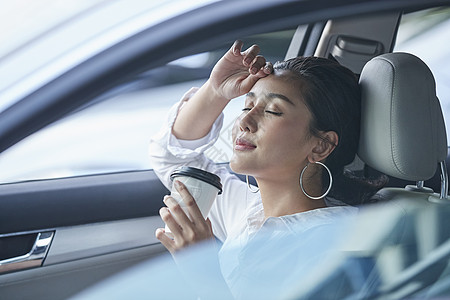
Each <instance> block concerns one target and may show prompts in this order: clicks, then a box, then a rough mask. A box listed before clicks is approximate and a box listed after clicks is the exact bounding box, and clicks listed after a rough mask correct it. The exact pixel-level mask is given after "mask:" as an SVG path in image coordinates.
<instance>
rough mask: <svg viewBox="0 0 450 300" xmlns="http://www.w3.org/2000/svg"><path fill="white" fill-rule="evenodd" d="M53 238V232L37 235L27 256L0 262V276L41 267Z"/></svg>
mask: <svg viewBox="0 0 450 300" xmlns="http://www.w3.org/2000/svg"><path fill="white" fill-rule="evenodd" d="M53 236H54V232H53V231H47V232H40V233H38V234H37V237H36V241H35V242H34V245H33V247H32V248H31V250H30V251H29V252H28V253H27V254H24V255H20V256H16V257H12V258H7V259H4V260H1V261H0V274H1V273H7V272H12V271H17V270H22V269H29V268H33V267H39V266H41V265H42V262H43V261H44V258H45V256H46V255H47V252H48V249H49V248H50V244H51V242H52V240H53Z"/></svg>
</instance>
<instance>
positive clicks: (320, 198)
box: [150, 41, 378, 285]
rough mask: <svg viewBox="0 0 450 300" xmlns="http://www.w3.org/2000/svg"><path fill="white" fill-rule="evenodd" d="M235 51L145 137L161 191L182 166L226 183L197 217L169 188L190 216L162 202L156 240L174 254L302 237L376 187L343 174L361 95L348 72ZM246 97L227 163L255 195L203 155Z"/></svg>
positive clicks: (230, 274) (227, 266)
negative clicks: (211, 243) (273, 236)
mask: <svg viewBox="0 0 450 300" xmlns="http://www.w3.org/2000/svg"><path fill="white" fill-rule="evenodd" d="M242 46H243V45H242V42H240V41H236V42H235V43H234V45H233V46H232V47H231V49H230V50H229V51H228V52H227V53H226V54H225V55H224V56H223V57H222V58H221V59H220V60H219V62H218V63H217V64H216V66H215V67H214V69H213V71H212V73H211V76H210V78H209V80H208V81H207V82H206V83H205V84H204V85H203V86H202V87H201V88H200V89H199V90H197V91H190V92H188V93H187V94H186V95H185V96H184V98H183V100H182V101H181V102H180V104H178V105H177V106H176V107H174V108H173V109H172V111H171V114H170V118H169V124H168V126H167V127H165V128H164V129H163V131H162V132H161V133H160V134H159V135H158V136H156V137H155V138H154V139H153V140H152V143H151V147H150V153H151V159H152V165H153V167H154V169H155V172H156V173H157V174H158V176H159V177H160V178H161V180H162V181H163V182H164V183H165V184H166V186H168V187H169V185H170V181H169V175H170V173H171V172H172V171H173V170H174V169H175V168H177V167H179V166H180V165H189V166H193V167H199V168H202V169H205V170H207V171H210V172H212V173H215V174H216V175H218V176H220V177H221V180H222V184H223V186H224V191H223V193H222V195H219V196H218V198H217V200H216V201H215V203H214V205H213V208H212V210H211V212H210V214H209V218H208V219H207V220H204V219H203V218H202V217H201V214H200V213H199V211H198V207H197V206H196V204H195V202H194V201H193V199H192V197H191V196H190V195H189V193H188V191H187V190H186V188H185V187H184V186H183V185H182V184H181V183H179V182H177V181H175V182H174V185H175V188H176V189H177V190H178V191H179V192H180V194H181V195H182V197H183V199H184V201H185V203H186V204H187V206H188V212H189V215H190V217H191V219H189V218H188V217H187V216H186V214H185V213H184V212H183V211H182V210H181V209H180V207H179V205H178V204H177V203H176V201H175V200H174V199H173V198H171V197H169V196H166V197H165V198H164V203H165V204H166V206H167V207H163V208H162V209H161V210H160V215H161V217H162V219H163V220H164V222H165V223H166V224H167V226H168V227H169V228H170V229H171V231H172V233H173V235H174V238H173V239H171V238H169V237H168V236H167V235H165V232H164V229H158V230H157V231H156V237H157V238H158V239H159V240H160V241H161V243H162V244H163V245H164V246H165V247H166V248H167V249H168V250H169V251H170V252H172V253H173V252H176V251H177V250H179V249H182V248H184V247H186V246H187V245H191V244H195V243H197V242H199V241H202V240H205V239H213V237H214V236H216V237H217V238H218V239H219V240H221V241H222V242H224V245H223V247H222V249H221V251H220V252H221V253H224V252H226V249H227V248H228V247H229V246H230V245H234V246H235V245H236V242H237V243H238V244H239V245H240V246H241V249H242V247H244V245H245V244H246V243H247V241H248V240H249V239H252V238H253V237H254V236H256V235H257V234H258V233H260V232H261V231H265V232H267V231H269V232H270V231H277V232H280V231H283V230H284V231H286V232H289V234H290V233H292V232H295V233H302V232H306V231H308V230H310V229H312V228H314V227H317V226H320V225H323V224H330V223H332V222H333V220H334V218H335V217H336V216H337V215H339V214H341V213H344V214H351V213H354V212H355V210H356V208H355V207H353V206H350V205H355V204H359V203H362V202H364V201H365V200H367V199H368V198H369V197H370V195H371V194H373V192H374V191H375V190H376V189H377V188H378V186H377V185H374V184H372V183H371V182H368V183H366V182H365V181H363V180H357V179H355V178H349V177H348V176H347V175H348V174H344V166H345V165H347V164H349V163H351V162H352V161H353V159H354V157H355V153H356V149H357V145H358V139H359V122H360V91H359V87H358V82H357V79H356V78H355V76H354V74H353V73H352V72H351V71H349V70H348V69H346V68H344V67H342V66H340V65H339V64H337V63H335V62H333V61H331V60H327V59H321V58H296V59H292V60H288V61H286V62H281V63H277V64H275V66H273V67H272V65H271V64H270V63H266V61H265V59H264V57H263V56H260V55H258V53H259V48H258V46H256V45H254V46H252V47H250V48H249V49H247V50H246V51H244V52H241V49H242ZM245 94H247V96H246V100H245V105H244V109H243V112H242V114H241V115H240V117H239V118H238V119H237V120H236V122H235V125H234V128H233V149H234V151H233V156H232V158H231V160H230V167H231V169H232V170H233V171H234V172H236V173H240V174H246V175H251V176H254V177H255V179H256V181H257V184H258V188H259V191H257V190H255V189H256V187H251V186H250V185H248V180H247V184H245V183H243V182H242V181H240V180H239V179H238V178H237V177H236V176H234V175H232V174H230V173H229V172H228V171H227V170H226V169H225V168H221V167H219V166H216V165H215V164H214V163H212V162H210V161H209V160H208V159H207V158H205V156H204V154H203V153H204V151H205V150H206V149H207V148H208V147H210V146H211V145H212V144H213V143H214V142H215V140H216V139H217V136H218V133H219V132H220V127H221V125H222V124H221V123H222V119H223V117H222V110H223V109H224V108H225V106H226V105H227V104H228V103H229V101H231V99H233V98H236V97H238V96H241V95H245ZM247 178H248V177H247ZM330 189H331V190H330ZM347 204H350V205H347ZM296 224H303V225H302V226H301V227H300V228H298V227H296V226H295V225H296ZM238 248H239V247H238ZM224 249H225V250H224ZM224 256H225V255H224ZM232 256H233V255H231V256H230V255H228V258H230V257H232ZM234 256H235V257H237V256H239V254H236V253H235V254H234ZM219 259H220V260H221V266H222V269H223V272H224V277H225V279H226V280H227V282H229V283H230V282H231V284H232V285H233V284H237V282H239V276H238V275H236V274H237V273H241V272H236V268H238V267H239V262H236V261H235V262H234V263H229V260H227V263H224V262H223V259H222V257H221V254H220V253H219ZM231 260H232V259H231Z"/></svg>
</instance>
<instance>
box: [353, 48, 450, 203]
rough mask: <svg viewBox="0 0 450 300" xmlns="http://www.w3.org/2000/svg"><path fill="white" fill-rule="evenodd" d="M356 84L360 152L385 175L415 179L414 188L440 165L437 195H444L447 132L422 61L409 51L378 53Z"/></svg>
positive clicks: (433, 87)
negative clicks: (358, 89) (359, 100)
mask: <svg viewBox="0 0 450 300" xmlns="http://www.w3.org/2000/svg"><path fill="white" fill-rule="evenodd" d="M360 85H361V92H362V112H361V136H360V143H359V149H358V155H359V157H360V158H361V159H362V160H363V161H364V162H365V163H366V164H368V165H369V166H370V167H372V168H374V169H376V170H378V171H380V172H382V173H385V174H387V175H389V176H393V177H396V178H400V179H404V180H411V181H416V182H418V187H417V189H416V190H417V191H419V192H424V191H426V190H425V189H423V188H422V186H421V184H422V185H423V181H425V180H427V179H429V178H431V177H432V176H433V175H434V174H435V172H436V169H437V167H438V166H440V168H441V171H442V176H441V178H442V185H443V187H442V188H441V193H440V195H439V196H438V197H437V198H438V199H439V198H447V189H448V188H447V171H446V167H445V159H446V157H447V135H446V130H445V123H444V119H443V116H442V111H441V106H440V104H439V100H438V98H437V96H436V84H435V80H434V77H433V74H432V73H431V71H430V69H429V68H428V67H427V65H426V64H425V63H424V62H423V61H421V60H420V59H419V58H418V57H416V56H414V55H412V54H408V53H388V54H383V55H380V56H378V57H375V58H373V59H372V60H370V61H369V62H368V63H367V64H366V65H365V66H364V69H363V71H362V73H361V77H360ZM409 189H411V188H409ZM426 197H429V195H428V196H426ZM433 197H436V195H434V196H433Z"/></svg>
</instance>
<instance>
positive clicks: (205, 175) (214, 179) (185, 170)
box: [170, 166, 222, 194]
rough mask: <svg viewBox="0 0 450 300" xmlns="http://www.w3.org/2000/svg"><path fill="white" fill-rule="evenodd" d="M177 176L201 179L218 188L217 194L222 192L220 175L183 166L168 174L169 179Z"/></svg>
mask: <svg viewBox="0 0 450 300" xmlns="http://www.w3.org/2000/svg"><path fill="white" fill-rule="evenodd" d="M179 176H189V177H193V178H196V179H199V180H202V181H204V182H206V183H209V184H211V185H212V186H215V187H216V188H218V189H219V194H222V183H221V182H220V177H219V176H217V175H215V174H213V173H210V172H207V171H204V170H201V169H197V168H193V167H186V166H183V167H181V168H178V169H176V170H175V171H174V172H173V173H172V174H170V179H171V180H173V179H174V178H175V177H179Z"/></svg>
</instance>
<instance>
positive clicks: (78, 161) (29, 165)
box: [0, 30, 294, 183]
mask: <svg viewBox="0 0 450 300" xmlns="http://www.w3.org/2000/svg"><path fill="white" fill-rule="evenodd" d="M293 34H294V30H285V31H280V32H273V33H267V34H261V35H256V36H251V37H248V38H245V39H243V41H244V43H245V45H246V46H249V45H251V44H253V43H258V44H259V45H260V47H261V49H262V54H263V55H265V56H266V58H267V59H268V60H269V61H277V60H282V59H284V56H285V54H286V51H287V49H288V47H289V44H290V41H291V38H292V36H293ZM230 45H231V42H230V43H228V44H227V45H223V46H221V47H218V48H217V49H213V50H211V51H208V52H204V53H199V54H196V55H191V56H188V57H183V58H181V59H178V60H175V61H173V62H170V63H168V64H166V65H165V66H162V67H159V68H155V69H152V70H149V71H147V72H145V73H142V74H140V75H139V76H137V77H136V78H134V79H133V80H132V81H130V82H128V83H126V84H124V85H122V86H119V87H116V88H115V89H113V90H111V91H108V92H107V93H105V94H104V95H102V96H100V97H98V99H95V100H94V101H93V103H94V104H91V105H89V106H88V107H84V108H83V109H80V110H78V111H77V112H75V113H73V114H71V115H70V116H68V117H66V118H64V119H62V120H60V121H58V122H56V123H54V124H52V125H51V126H48V127H46V128H44V129H42V130H40V131H38V132H37V133H35V134H33V135H31V136H29V137H28V138H26V139H24V140H23V141H21V142H20V143H18V144H16V145H15V146H13V147H11V148H10V149H8V150H7V151H5V152H4V153H2V155H1V156H0V182H2V183H6V182H16V181H23V180H35V179H48V178H61V177H70V176H78V175H89V174H99V173H106V172H117V171H130V170H143V169H151V167H152V166H151V165H150V164H149V161H148V144H149V140H150V137H151V136H152V135H154V134H156V133H157V131H158V130H159V129H160V128H161V125H162V124H163V123H164V122H165V121H166V118H167V113H168V111H169V109H170V107H171V106H172V105H174V104H175V103H176V102H177V101H178V100H179V99H180V98H181V96H182V95H183V94H184V93H185V92H186V91H188V90H189V89H190V88H191V87H195V86H198V87H199V86H201V85H202V84H203V83H204V82H205V81H206V79H207V78H208V75H209V73H210V72H211V69H212V67H213V66H214V64H215V62H216V61H217V60H218V59H219V58H220V57H221V56H222V55H223V54H224V53H225V51H227V50H228V48H229V46H230ZM242 107H243V102H242V99H241V100H239V99H235V100H233V101H232V102H231V103H230V105H228V107H227V108H226V110H225V118H224V126H223V129H222V132H221V134H220V136H219V139H218V141H217V143H216V144H215V145H214V146H213V147H211V148H210V149H209V150H208V151H207V152H206V154H207V155H208V156H209V157H210V158H211V159H212V160H214V161H215V162H218V163H221V162H228V161H229V158H230V155H231V152H232V148H231V127H232V125H233V123H234V120H235V118H236V117H237V116H238V114H239V113H240V111H241V109H242Z"/></svg>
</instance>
